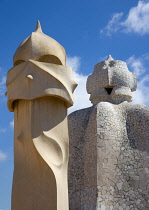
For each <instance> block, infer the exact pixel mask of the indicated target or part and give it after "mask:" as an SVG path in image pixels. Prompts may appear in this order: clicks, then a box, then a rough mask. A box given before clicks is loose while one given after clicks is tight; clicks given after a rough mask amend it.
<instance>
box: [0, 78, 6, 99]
mask: <svg viewBox="0 0 149 210" xmlns="http://www.w3.org/2000/svg"><path fill="white" fill-rule="evenodd" d="M5 92H6V77H5V76H3V77H2V78H1V80H0V95H1V96H4V94H5Z"/></svg>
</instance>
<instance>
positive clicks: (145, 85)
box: [126, 54, 149, 106]
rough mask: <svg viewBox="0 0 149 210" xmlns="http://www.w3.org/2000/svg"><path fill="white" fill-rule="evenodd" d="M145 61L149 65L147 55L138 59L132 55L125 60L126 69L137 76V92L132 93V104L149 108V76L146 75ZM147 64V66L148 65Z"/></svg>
mask: <svg viewBox="0 0 149 210" xmlns="http://www.w3.org/2000/svg"><path fill="white" fill-rule="evenodd" d="M146 61H147V62H148V63H149V56H148V54H144V55H142V56H140V57H139V58H136V57H135V56H134V55H133V56H131V57H130V58H128V59H127V61H126V62H127V64H128V67H129V69H130V70H131V71H133V72H135V73H136V74H137V80H138V82H137V83H138V84H137V90H136V91H135V92H133V93H132V95H133V103H138V104H145V105H147V106H149V94H148V93H149V74H148V73H147V70H146V69H147V68H146ZM148 63H147V65H148Z"/></svg>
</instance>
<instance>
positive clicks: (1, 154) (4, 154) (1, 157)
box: [0, 151, 7, 162]
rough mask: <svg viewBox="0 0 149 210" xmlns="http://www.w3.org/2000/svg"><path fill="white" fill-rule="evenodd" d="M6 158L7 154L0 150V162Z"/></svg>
mask: <svg viewBox="0 0 149 210" xmlns="http://www.w3.org/2000/svg"><path fill="white" fill-rule="evenodd" d="M6 159H7V154H6V153H4V152H2V151H0V162H2V161H5V160H6Z"/></svg>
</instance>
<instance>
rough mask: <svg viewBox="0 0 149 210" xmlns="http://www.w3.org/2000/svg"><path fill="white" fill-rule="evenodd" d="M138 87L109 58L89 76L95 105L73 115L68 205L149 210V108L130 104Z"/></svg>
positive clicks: (77, 209) (73, 209) (78, 209)
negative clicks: (132, 95) (132, 92)
mask: <svg viewBox="0 0 149 210" xmlns="http://www.w3.org/2000/svg"><path fill="white" fill-rule="evenodd" d="M105 66H106V67H105ZM120 66H121V67H120ZM97 67H98V68H97ZM109 78H110V79H109ZM107 88H111V89H110V92H107ZM135 89H136V79H135V75H134V74H132V73H131V72H129V71H128V69H127V66H126V64H125V63H124V62H122V61H114V60H113V59H112V58H111V57H109V58H108V60H107V61H104V62H101V63H99V64H98V65H96V66H95V71H94V73H93V74H92V75H90V76H89V78H88V82H87V90H88V92H89V93H90V94H91V98H90V99H91V101H92V103H93V106H92V107H90V108H86V109H82V110H79V111H76V112H74V113H72V114H70V115H69V136H70V160H69V202H70V210H95V209H98V210H112V209H113V210H129V209H132V210H148V209H149V130H148V127H149V108H148V107H146V106H144V105H135V104H132V103H130V101H131V91H134V90H135ZM117 93H118V94H117Z"/></svg>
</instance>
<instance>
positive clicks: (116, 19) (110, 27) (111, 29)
mask: <svg viewBox="0 0 149 210" xmlns="http://www.w3.org/2000/svg"><path fill="white" fill-rule="evenodd" d="M122 16H123V13H122V12H120V13H115V14H113V15H112V18H111V20H110V21H109V22H108V24H107V26H106V27H105V28H104V29H101V30H100V33H105V34H106V35H108V36H110V35H111V34H112V33H115V32H117V31H118V30H119V29H120V21H121V18H122Z"/></svg>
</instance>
